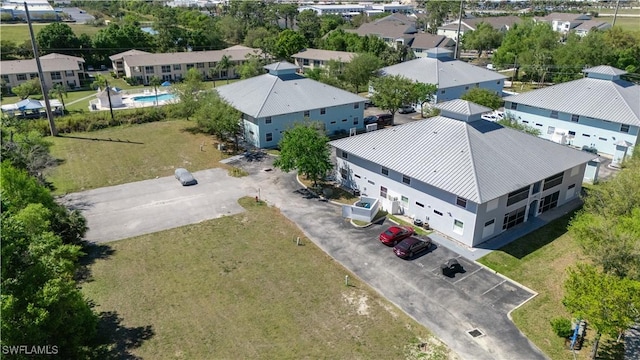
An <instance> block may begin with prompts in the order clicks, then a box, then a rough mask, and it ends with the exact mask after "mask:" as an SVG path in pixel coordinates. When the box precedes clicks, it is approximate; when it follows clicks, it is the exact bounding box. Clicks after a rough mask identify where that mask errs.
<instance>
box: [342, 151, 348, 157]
mask: <svg viewBox="0 0 640 360" xmlns="http://www.w3.org/2000/svg"><path fill="white" fill-rule="evenodd" d="M342 158H343V159H348V158H349V153H347V152H346V151H342Z"/></svg>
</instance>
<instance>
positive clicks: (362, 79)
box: [344, 53, 381, 93]
mask: <svg viewBox="0 0 640 360" xmlns="http://www.w3.org/2000/svg"><path fill="white" fill-rule="evenodd" d="M380 66H381V62H380V59H378V58H377V57H376V56H374V55H372V54H368V53H364V54H358V55H356V56H354V57H353V58H352V59H351V61H350V62H348V63H347V64H346V65H345V67H344V79H345V80H346V81H348V82H349V83H351V85H353V87H354V89H355V92H356V93H358V92H359V90H360V86H362V85H367V84H368V83H369V80H371V78H372V77H374V76H376V75H377V72H378V70H379V69H380Z"/></svg>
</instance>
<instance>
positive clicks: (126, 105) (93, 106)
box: [89, 90, 178, 111]
mask: <svg viewBox="0 0 640 360" xmlns="http://www.w3.org/2000/svg"><path fill="white" fill-rule="evenodd" d="M166 94H171V92H169V91H158V97H160V96H162V95H166ZM140 96H148V97H155V96H156V94H155V92H153V91H149V90H145V91H144V92H137V93H124V94H122V105H121V106H114V107H113V110H125V109H139V108H145V107H152V106H163V105H167V104H174V103H176V102H178V99H176V98H173V99H166V100H161V99H159V100H158V103H157V104H156V102H155V101H135V100H134V98H136V97H140ZM89 109H90V110H91V111H105V110H109V106H100V102H99V101H98V100H97V99H96V100H93V101H92V102H90V103H89Z"/></svg>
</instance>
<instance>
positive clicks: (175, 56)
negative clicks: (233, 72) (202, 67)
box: [123, 45, 262, 66]
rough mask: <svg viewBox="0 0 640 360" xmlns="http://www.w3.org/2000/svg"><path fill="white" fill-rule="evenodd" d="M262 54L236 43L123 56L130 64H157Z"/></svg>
mask: <svg viewBox="0 0 640 360" xmlns="http://www.w3.org/2000/svg"><path fill="white" fill-rule="evenodd" d="M261 54H262V51H261V50H260V49H253V48H249V47H246V46H241V45H236V46H232V47H230V48H226V49H223V50H211V51H185V52H174V53H157V54H149V53H147V54H144V53H143V54H128V55H124V56H123V58H124V61H125V62H126V63H127V65H128V66H155V65H172V64H188V63H197V62H217V61H220V60H221V59H222V57H223V56H225V55H226V56H227V57H229V58H230V59H231V60H233V61H244V60H246V58H247V56H249V55H261Z"/></svg>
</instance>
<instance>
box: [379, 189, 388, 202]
mask: <svg viewBox="0 0 640 360" xmlns="http://www.w3.org/2000/svg"><path fill="white" fill-rule="evenodd" d="M380 197H383V198H385V199H386V198H387V188H386V187H384V186H380Z"/></svg>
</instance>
